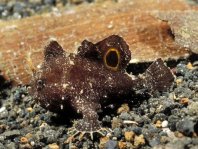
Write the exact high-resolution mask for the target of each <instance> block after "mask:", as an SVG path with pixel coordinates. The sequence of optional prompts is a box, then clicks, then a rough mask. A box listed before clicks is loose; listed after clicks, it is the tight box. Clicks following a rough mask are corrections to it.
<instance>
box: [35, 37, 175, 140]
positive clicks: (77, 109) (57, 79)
mask: <svg viewBox="0 0 198 149" xmlns="http://www.w3.org/2000/svg"><path fill="white" fill-rule="evenodd" d="M130 59H131V52H130V51H129V46H128V45H127V43H126V42H125V41H124V39H123V38H122V37H120V36H118V35H111V36H109V37H108V38H105V39H104V40H102V41H99V42H98V43H96V44H93V43H92V42H89V41H87V40H84V41H83V42H82V44H81V46H80V47H79V48H78V52H77V54H68V53H66V52H65V51H64V50H63V48H62V47H61V46H60V45H59V44H58V42H57V41H50V43H49V44H48V45H47V46H46V47H45V50H44V62H43V63H42V66H41V68H39V69H38V70H36V71H35V72H34V74H33V79H32V82H31V86H32V89H31V94H32V95H33V98H34V99H35V100H36V101H38V102H39V103H40V105H41V106H42V107H44V108H46V109H48V110H50V111H53V112H57V113H58V112H61V111H64V112H70V113H71V111H72V112H74V113H80V114H82V117H83V119H81V120H79V121H77V122H76V123H75V124H74V129H75V130H76V132H77V133H79V132H82V133H83V134H84V133H90V134H91V136H92V134H93V133H94V132H99V133H102V132H100V130H102V129H103V128H102V127H101V125H100V122H99V120H98V114H97V111H98V110H100V109H101V108H102V107H101V105H103V103H104V102H105V101H106V100H110V99H111V98H110V97H111V96H112V95H113V96H122V95H126V94H130V93H131V92H132V91H136V90H140V89H142V88H143V89H145V90H146V91H147V92H150V93H153V92H155V91H164V90H166V89H168V88H169V87H170V86H171V84H172V82H173V81H174V76H173V74H172V73H171V71H170V69H169V68H168V67H166V66H165V65H164V62H163V61H162V60H161V59H160V58H159V59H157V60H156V61H154V62H153V63H152V64H151V65H150V67H149V68H148V69H147V70H146V71H145V73H143V74H142V75H141V76H136V77H135V76H133V77H132V76H131V75H129V74H128V73H127V72H126V67H127V65H128V63H129V61H130ZM111 102H112V103H113V102H114V101H113V100H112V101H111ZM106 130H107V129H106ZM77 133H75V134H74V135H76V134H77Z"/></svg>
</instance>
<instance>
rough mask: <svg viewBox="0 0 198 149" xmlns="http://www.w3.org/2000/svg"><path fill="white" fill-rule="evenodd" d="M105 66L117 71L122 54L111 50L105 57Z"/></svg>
mask: <svg viewBox="0 0 198 149" xmlns="http://www.w3.org/2000/svg"><path fill="white" fill-rule="evenodd" d="M103 60H104V63H105V66H106V67H107V68H109V69H111V70H115V71H116V70H117V69H118V66H119V63H120V53H119V51H118V50H117V49H115V48H110V49H109V50H108V51H107V52H106V53H105V55H104V57H103Z"/></svg>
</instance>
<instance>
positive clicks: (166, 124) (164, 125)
mask: <svg viewBox="0 0 198 149" xmlns="http://www.w3.org/2000/svg"><path fill="white" fill-rule="evenodd" d="M167 126H168V121H167V120H165V121H163V122H162V128H166V127H167Z"/></svg>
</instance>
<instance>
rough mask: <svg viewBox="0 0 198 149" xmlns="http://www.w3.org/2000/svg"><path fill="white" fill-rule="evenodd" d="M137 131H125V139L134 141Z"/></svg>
mask: <svg viewBox="0 0 198 149" xmlns="http://www.w3.org/2000/svg"><path fill="white" fill-rule="evenodd" d="M134 136H135V133H134V132H133V131H126V132H125V133H124V137H125V140H126V141H128V142H132V141H133V140H134Z"/></svg>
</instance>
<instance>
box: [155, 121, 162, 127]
mask: <svg viewBox="0 0 198 149" xmlns="http://www.w3.org/2000/svg"><path fill="white" fill-rule="evenodd" d="M155 126H156V127H157V128H161V127H162V122H161V121H160V120H158V121H157V122H156V123H155Z"/></svg>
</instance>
